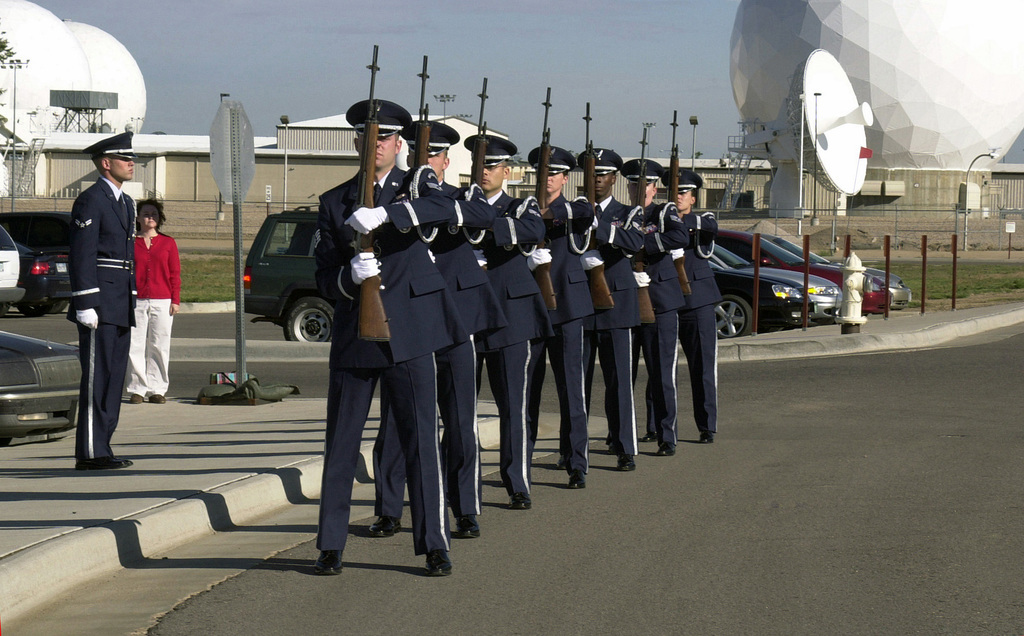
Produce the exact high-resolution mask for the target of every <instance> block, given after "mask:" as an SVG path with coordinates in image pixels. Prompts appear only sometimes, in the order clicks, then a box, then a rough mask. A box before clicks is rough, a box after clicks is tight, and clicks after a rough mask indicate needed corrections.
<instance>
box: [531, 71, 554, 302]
mask: <svg viewBox="0 0 1024 636" xmlns="http://www.w3.org/2000/svg"><path fill="white" fill-rule="evenodd" d="M543 106H544V129H543V132H542V134H541V143H540V158H539V160H538V163H537V189H536V197H537V205H538V206H540V209H541V216H542V217H544V218H547V219H550V218H551V214H550V212H548V163H549V162H550V161H551V130H550V129H549V128H548V110H549V109H550V108H551V87H550V86H548V95H547V98H546V99H545V100H544V102H543ZM546 244H547V239H545V240H543V241H541V242H540V243H539V244H538V245H537V247H538V248H540V249H544V246H545V245H546ZM533 277H534V278H535V279H536V280H537V286H538V287H540V293H541V295H542V296H543V297H544V304H545V305H547V308H548V309H550V310H554V309H557V308H558V302H557V300H556V299H555V285H554V283H552V282H551V263H543V264H541V265H538V266H537V268H536V269H534V270H533Z"/></svg>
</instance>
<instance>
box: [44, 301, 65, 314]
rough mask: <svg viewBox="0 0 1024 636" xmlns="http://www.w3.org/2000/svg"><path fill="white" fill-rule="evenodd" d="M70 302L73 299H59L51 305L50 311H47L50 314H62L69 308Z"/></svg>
mask: <svg viewBox="0 0 1024 636" xmlns="http://www.w3.org/2000/svg"><path fill="white" fill-rule="evenodd" d="M70 303H71V301H68V300H58V301H57V302H55V303H53V304H51V305H50V311H48V312H46V313H48V314H62V313H64V312H65V311H67V310H68V305H69V304H70Z"/></svg>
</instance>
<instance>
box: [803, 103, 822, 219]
mask: <svg viewBox="0 0 1024 636" xmlns="http://www.w3.org/2000/svg"><path fill="white" fill-rule="evenodd" d="M819 97H821V93H815V94H814V139H813V141H814V179H812V180H811V187H812V188H814V213H813V214H812V215H811V225H817V224H818V98H819ZM801 215H802V213H801Z"/></svg>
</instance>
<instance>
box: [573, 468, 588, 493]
mask: <svg viewBox="0 0 1024 636" xmlns="http://www.w3.org/2000/svg"><path fill="white" fill-rule="evenodd" d="M586 487H587V476H586V475H584V474H583V471H582V470H580V469H579V468H577V469H576V470H574V471H572V472H571V473H569V488H572V489H573V490H576V489H579V488H586Z"/></svg>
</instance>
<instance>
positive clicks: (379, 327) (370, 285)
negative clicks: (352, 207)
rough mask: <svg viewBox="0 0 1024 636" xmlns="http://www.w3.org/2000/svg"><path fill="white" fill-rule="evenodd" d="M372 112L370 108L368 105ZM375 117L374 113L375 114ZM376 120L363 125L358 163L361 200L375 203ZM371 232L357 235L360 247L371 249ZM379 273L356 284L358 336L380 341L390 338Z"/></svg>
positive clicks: (371, 204)
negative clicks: (361, 149)
mask: <svg viewBox="0 0 1024 636" xmlns="http://www.w3.org/2000/svg"><path fill="white" fill-rule="evenodd" d="M370 111H371V113H372V112H373V108H371V109H370ZM374 120H376V117H375V116H374ZM376 151H377V122H376V121H373V122H370V123H367V124H366V126H365V128H364V129H363V155H362V157H361V158H360V167H359V169H360V170H362V174H363V181H362V183H361V184H360V187H361V190H362V192H361V194H362V197H361V199H362V204H363V206H364V207H368V208H372V207H374V200H373V185H374V183H375V182H376V179H377V166H376V163H377V162H376V159H377V152H376ZM373 234H374V233H373V232H370V233H369V234H363V235H362V236H360V237H359V250H360V251H361V252H369V253H371V254H372V253H373ZM380 285H381V280H380V276H371V277H370V278H367V279H366V280H364V281H363V282H362V284H361V285H360V286H359V338H360V339H361V340H373V341H378V342H383V341H387V340H391V329H390V328H389V327H388V317H387V313H385V311H384V300H383V299H382V298H381V296H380Z"/></svg>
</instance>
